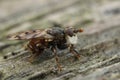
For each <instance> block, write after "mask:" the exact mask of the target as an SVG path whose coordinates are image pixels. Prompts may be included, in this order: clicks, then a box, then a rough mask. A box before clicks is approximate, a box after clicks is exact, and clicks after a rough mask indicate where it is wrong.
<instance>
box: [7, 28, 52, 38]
mask: <svg viewBox="0 0 120 80" xmlns="http://www.w3.org/2000/svg"><path fill="white" fill-rule="evenodd" d="M46 31H47V30H30V31H25V32H18V33H15V34H12V35H10V36H8V39H9V40H29V39H33V38H52V36H51V35H49V34H47V32H46Z"/></svg>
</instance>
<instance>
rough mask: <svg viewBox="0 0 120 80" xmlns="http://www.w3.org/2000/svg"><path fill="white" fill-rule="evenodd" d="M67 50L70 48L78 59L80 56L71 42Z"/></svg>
mask: <svg viewBox="0 0 120 80" xmlns="http://www.w3.org/2000/svg"><path fill="white" fill-rule="evenodd" d="M69 50H70V52H71V53H72V54H74V55H75V56H76V57H77V58H78V59H79V58H80V55H79V53H78V52H77V51H76V50H75V48H74V45H73V44H70V45H69Z"/></svg>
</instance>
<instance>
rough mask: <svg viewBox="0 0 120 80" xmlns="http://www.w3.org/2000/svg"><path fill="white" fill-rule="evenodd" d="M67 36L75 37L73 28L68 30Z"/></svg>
mask: <svg viewBox="0 0 120 80" xmlns="http://www.w3.org/2000/svg"><path fill="white" fill-rule="evenodd" d="M66 34H67V35H69V36H71V37H72V36H74V32H73V29H72V28H69V29H67V30H66Z"/></svg>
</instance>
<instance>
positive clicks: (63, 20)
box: [0, 0, 120, 80]
mask: <svg viewBox="0 0 120 80" xmlns="http://www.w3.org/2000/svg"><path fill="white" fill-rule="evenodd" d="M119 4H120V1H114V0H113V1H112V0H59V1H58V0H19V1H18V0H1V1H0V12H1V13H0V32H1V36H0V53H1V54H0V80H66V79H67V80H80V79H81V80H88V79H90V80H103V79H105V80H118V79H119V78H120V71H119V70H120V23H119V21H120V5H119ZM52 22H58V23H60V24H62V25H63V27H65V26H73V27H78V28H79V27H82V28H83V29H84V32H83V33H81V34H78V37H79V42H78V44H77V45H76V48H77V50H78V52H79V53H80V55H81V58H80V60H78V61H76V59H74V57H73V55H72V54H70V53H69V52H68V51H67V50H63V51H60V52H59V53H58V55H59V58H60V63H61V65H62V67H63V71H62V72H60V73H57V72H56V70H55V67H56V63H55V60H54V58H53V55H52V53H51V51H49V50H47V51H45V52H44V53H43V54H42V55H41V56H40V57H39V58H38V59H36V61H35V62H34V63H29V62H28V60H27V59H28V57H29V56H30V53H29V52H27V51H24V49H23V44H24V43H25V42H26V41H8V40H7V39H6V38H5V36H7V35H8V34H10V33H14V32H18V31H23V30H28V29H36V28H37V29H39V28H47V27H51V26H52V25H53V24H52ZM12 53H14V54H16V55H15V56H11V54H12ZM3 55H8V56H9V58H8V59H6V60H4V59H3Z"/></svg>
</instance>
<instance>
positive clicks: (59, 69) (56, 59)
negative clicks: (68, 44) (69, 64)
mask: <svg viewBox="0 0 120 80" xmlns="http://www.w3.org/2000/svg"><path fill="white" fill-rule="evenodd" d="M52 51H53V53H54V56H55V61H56V64H57V67H58V71H59V72H60V71H62V67H61V65H60V63H59V57H58V55H57V49H56V47H53V48H52Z"/></svg>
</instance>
